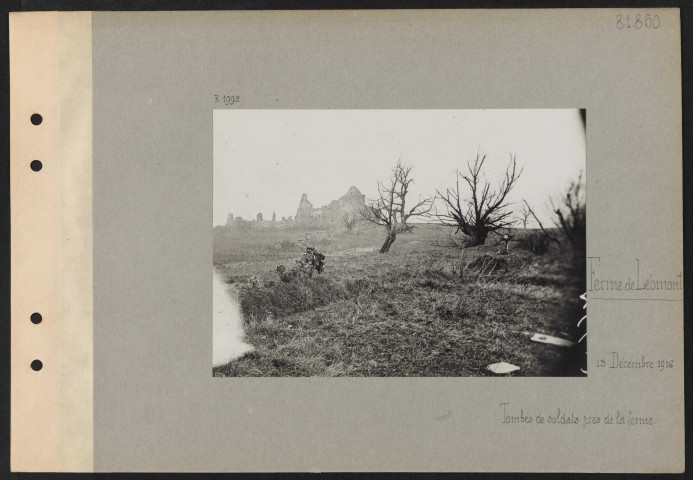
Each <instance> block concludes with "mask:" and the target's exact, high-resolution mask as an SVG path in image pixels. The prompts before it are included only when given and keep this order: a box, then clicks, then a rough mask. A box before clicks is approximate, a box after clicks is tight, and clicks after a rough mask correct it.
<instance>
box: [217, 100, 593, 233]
mask: <svg viewBox="0 0 693 480" xmlns="http://www.w3.org/2000/svg"><path fill="white" fill-rule="evenodd" d="M477 151H479V152H481V153H482V154H486V155H487V160H486V163H485V166H486V174H487V176H488V178H489V179H490V180H491V181H492V183H493V184H496V183H497V181H498V180H499V179H500V178H501V177H500V176H502V173H503V171H504V169H505V167H506V166H507V164H508V162H509V160H510V153H511V152H512V153H513V154H515V155H516V157H517V162H518V166H521V167H524V171H523V173H522V177H521V178H520V180H519V181H518V183H517V187H516V188H515V190H513V192H512V193H511V195H509V197H508V199H509V200H510V201H520V200H521V199H522V198H525V199H527V201H528V202H529V203H530V204H531V205H532V206H534V207H535V210H537V213H538V214H540V215H541V217H540V218H541V219H542V221H544V220H545V219H546V217H545V216H544V215H545V213H544V212H545V204H546V201H547V199H548V197H549V196H552V195H556V194H558V193H560V192H561V191H562V190H563V189H564V188H565V187H566V186H567V184H568V182H569V181H570V180H572V179H574V178H576V177H577V175H578V173H579V172H580V171H581V170H583V171H584V169H585V134H584V130H583V127H582V123H581V120H580V114H579V111H578V110H575V109H551V110H215V111H214V225H221V224H224V223H225V222H226V216H227V214H228V213H229V212H231V213H233V214H234V215H235V216H241V217H243V218H245V219H251V218H255V215H256V214H257V213H258V212H262V213H263V215H264V218H265V219H270V218H271V217H272V212H276V214H277V218H278V219H281V217H288V216H294V215H296V210H297V208H298V204H299V200H300V199H301V194H302V193H306V194H308V199H309V200H310V201H311V202H312V203H313V206H314V207H319V206H322V205H325V204H328V203H329V202H330V201H331V200H334V199H337V198H339V197H340V196H342V195H344V194H345V193H346V191H347V189H348V188H349V187H350V186H352V185H354V186H356V187H357V188H358V189H359V190H361V193H363V194H365V195H366V197H367V198H371V197H373V196H374V195H375V194H376V181H377V180H384V179H387V178H388V176H389V175H390V172H391V171H392V168H393V167H394V165H395V164H396V163H397V160H398V159H399V158H400V157H401V159H402V162H403V163H405V164H406V165H408V166H411V167H412V175H413V178H414V180H415V181H414V185H413V186H412V191H411V195H412V199H413V198H415V197H418V195H420V194H421V195H433V194H435V191H436V189H439V190H445V189H446V188H447V187H452V186H454V184H455V175H456V173H455V172H456V170H457V169H458V168H460V169H463V168H466V163H467V161H469V160H470V159H473V158H474V157H475V156H476V153H477Z"/></svg>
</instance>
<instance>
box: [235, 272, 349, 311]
mask: <svg viewBox="0 0 693 480" xmlns="http://www.w3.org/2000/svg"><path fill="white" fill-rule="evenodd" d="M238 297H239V302H240V306H241V311H242V312H243V316H244V318H246V319H248V318H251V317H254V318H266V317H267V316H274V317H277V318H281V317H285V316H288V315H293V314H294V313H299V312H304V311H307V310H312V309H314V308H316V307H320V306H323V305H327V304H329V303H332V302H334V301H336V300H340V299H342V298H345V297H346V292H345V291H344V289H343V288H341V286H340V285H339V284H337V283H335V282H334V281H333V280H331V279H328V278H325V277H313V278H295V279H293V281H291V282H288V283H278V284H276V285H274V286H273V287H271V288H266V287H261V286H258V285H253V284H250V285H244V286H243V287H241V289H240V291H239V295H238Z"/></svg>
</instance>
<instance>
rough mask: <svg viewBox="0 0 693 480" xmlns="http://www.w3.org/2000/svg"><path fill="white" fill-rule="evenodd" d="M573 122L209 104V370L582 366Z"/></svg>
mask: <svg viewBox="0 0 693 480" xmlns="http://www.w3.org/2000/svg"><path fill="white" fill-rule="evenodd" d="M585 129H586V111H585V110H584V109H578V108H575V109H513V110H499V109H488V110H280V109H278V110H269V109H268V110H250V109H249V110H234V109H218V110H214V112H213V145H214V146H213V156H214V159H213V160H214V173H213V175H214V178H213V185H214V192H213V259H212V261H213V275H212V285H213V305H212V308H213V310H212V313H213V339H212V345H211V348H212V351H213V375H214V376H215V377H277V376H283V377H311V376H317V377H345V376H346V377H469V376H472V377H477V376H491V377H505V376H544V377H557V376H566V377H579V376H585V375H586V373H587V372H586V361H587V356H586V351H587V350H586V343H587V340H586V331H587V330H586V329H587V320H586V309H585V306H586V300H585V296H584V293H585V289H586V275H585V272H586V269H585V255H586V253H585V251H586V237H585V233H586V178H587V176H586V174H587V172H586V171H585V167H586V146H585Z"/></svg>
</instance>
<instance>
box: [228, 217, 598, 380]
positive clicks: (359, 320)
mask: <svg viewBox="0 0 693 480" xmlns="http://www.w3.org/2000/svg"><path fill="white" fill-rule="evenodd" d="M306 233H307V232H303V231H297V230H272V229H260V230H257V231H253V232H252V234H250V233H249V232H244V231H240V230H231V231H224V230H223V229H216V230H215V236H214V265H215V267H216V268H217V270H218V271H219V272H220V273H221V274H222V275H223V277H224V278H225V279H226V281H227V282H228V283H229V284H230V285H231V286H232V290H233V292H234V294H235V296H236V298H237V300H238V302H239V304H240V306H241V311H242V313H243V316H244V328H245V333H246V337H245V340H246V342H248V343H250V344H251V345H253V346H254V347H255V350H254V351H253V352H251V353H248V354H246V355H245V356H243V357H241V358H239V359H237V360H234V361H232V362H230V363H228V364H227V365H224V366H221V367H215V368H214V375H215V376H485V375H494V374H493V373H491V372H489V371H487V370H486V368H487V366H488V365H489V364H492V363H496V362H501V361H504V362H509V363H512V364H514V365H517V366H519V367H520V370H519V371H517V372H514V373H513V374H511V375H520V376H556V375H560V376H562V375H569V376H572V375H580V371H579V368H580V365H581V364H582V363H583V362H584V359H585V353H584V350H580V349H578V348H566V347H557V346H554V345H547V344H542V343H536V342H533V341H530V340H529V338H530V336H531V335H532V334H534V333H543V334H549V335H553V336H556V337H560V338H565V339H570V340H575V341H577V340H578V339H579V334H578V331H577V325H576V324H577V321H578V320H579V319H580V317H581V316H582V315H583V310H582V302H581V301H580V300H579V298H578V297H579V295H580V294H582V293H583V292H584V285H585V279H584V268H580V266H577V268H576V266H575V265H573V262H572V261H571V258H572V256H571V255H570V254H569V253H566V252H561V251H559V249H558V248H556V247H552V249H551V250H550V251H549V252H547V253H546V254H544V255H534V254H533V253H531V252H529V251H526V250H523V249H522V248H520V245H519V243H518V242H511V244H510V251H509V253H508V254H507V255H498V252H499V251H500V249H501V247H500V246H498V245H493V239H492V238H490V239H489V241H488V242H487V243H488V245H484V246H481V247H474V248H467V249H459V248H450V247H446V246H442V245H445V244H446V242H447V237H446V232H445V230H444V229H443V227H439V226H434V225H419V226H417V228H416V229H414V231H413V232H412V233H407V234H400V235H398V237H397V241H396V242H395V244H394V245H393V247H392V249H391V251H390V252H389V253H387V254H378V253H377V251H378V249H379V247H380V245H381V243H382V242H383V240H384V234H383V232H382V231H381V230H378V229H375V228H361V230H360V231H359V232H358V234H354V233H353V232H341V233H336V232H335V233H334V234H333V235H330V234H329V232H310V234H309V235H310V239H309V240H307V239H306ZM526 233H528V232H522V231H520V232H516V239H517V238H519V237H521V236H522V235H523V234H526ZM305 245H311V246H314V247H315V248H316V249H317V250H319V251H320V252H322V253H323V254H325V257H326V258H325V271H324V272H323V273H322V274H321V275H317V274H315V275H313V277H312V278H303V279H297V280H294V281H292V282H290V283H283V282H281V281H280V280H279V278H278V276H277V274H276V267H277V266H278V265H280V264H283V265H286V266H287V267H291V266H292V265H293V261H294V259H298V258H299V257H300V255H301V253H302V251H303V250H304V249H305Z"/></svg>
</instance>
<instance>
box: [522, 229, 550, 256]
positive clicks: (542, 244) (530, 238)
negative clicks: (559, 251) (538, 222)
mask: <svg viewBox="0 0 693 480" xmlns="http://www.w3.org/2000/svg"><path fill="white" fill-rule="evenodd" d="M516 242H517V247H518V248H520V249H522V250H526V251H528V252H532V253H534V254H535V255H544V254H545V253H546V252H547V251H548V250H549V245H550V243H551V238H549V237H548V236H547V235H546V234H544V233H543V232H539V231H537V232H531V233H527V234H525V235H522V236H521V237H519V238H518V239H517V240H516Z"/></svg>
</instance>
